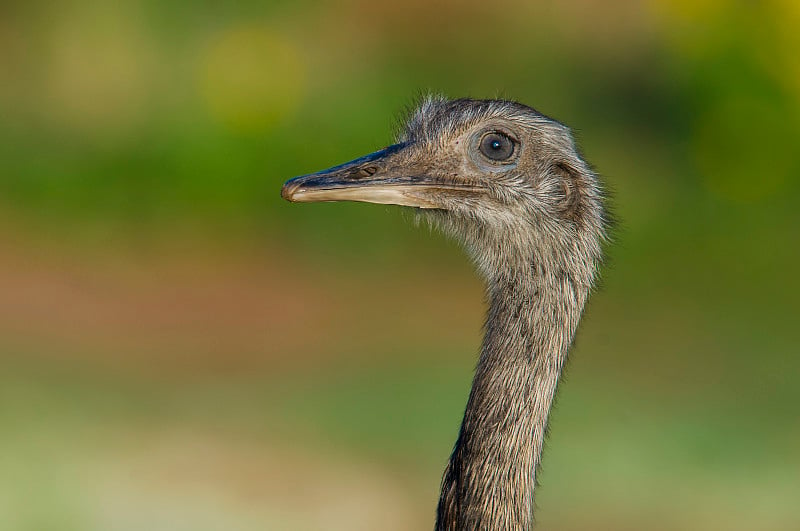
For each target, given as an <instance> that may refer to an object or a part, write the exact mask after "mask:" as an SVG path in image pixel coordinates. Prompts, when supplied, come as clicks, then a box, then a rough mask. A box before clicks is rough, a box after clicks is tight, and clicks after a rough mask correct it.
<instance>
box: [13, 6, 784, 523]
mask: <svg viewBox="0 0 800 531" xmlns="http://www.w3.org/2000/svg"><path fill="white" fill-rule="evenodd" d="M798 57H800V3H798V2H797V1H795V0H765V1H762V2H745V1H742V2H736V1H725V0H645V1H633V0H624V1H615V2H605V1H602V2H601V1H592V0H567V1H563V0H561V1H555V0H548V1H537V2H529V1H525V0H498V1H495V2H485V1H466V2H457V1H455V0H447V1H443V2H429V1H423V0H405V1H402V2H392V3H389V2H386V3H381V2H375V1H371V0H344V1H342V2H336V3H334V2H314V1H310V0H302V1H295V2H288V1H275V2H271V3H270V2H252V1H244V2H231V3H219V2H216V3H214V2H188V1H184V0H169V1H166V0H160V1H151V0H141V1H135V0H125V1H120V2H101V1H97V2H90V1H77V0H76V1H69V0H65V1H62V2H58V3H50V2H36V1H34V2H3V3H2V4H0V529H3V530H10V531H27V530H31V531H34V530H36V531H39V530H59V531H70V530H75V531H78V530H80V531H83V530H88V531H94V530H98V531H100V530H102V531H105V530H111V529H113V530H140V529H151V530H170V531H172V530H218V529H235V530H243V531H246V530H256V529H258V530H264V529H270V530H271V529H275V530H316V529H326V530H335V529H342V530H373V529H382V530H406V529H431V528H432V526H433V520H434V509H435V502H436V498H437V492H438V486H439V480H440V475H441V472H442V470H443V468H444V464H445V462H446V460H447V457H448V455H449V452H450V449H451V447H452V444H453V442H454V441H455V436H456V432H457V428H458V425H459V422H460V419H461V414H462V411H463V407H464V404H465V402H466V396H467V392H468V389H469V384H470V377H471V371H472V368H473V365H474V363H475V357H476V353H477V349H478V345H479V341H480V325H481V321H482V311H483V309H482V287H481V285H480V282H479V281H478V279H477V278H476V277H475V275H474V274H473V272H472V269H471V267H470V265H469V264H468V263H467V260H466V259H465V258H464V257H463V256H462V254H461V252H460V251H459V249H457V247H456V246H455V245H454V244H452V243H450V242H448V241H446V240H444V239H443V238H442V237H440V236H438V235H435V234H430V233H429V231H428V230H420V229H419V228H416V227H414V223H413V216H411V215H409V214H408V213H404V212H402V211H401V210H400V209H397V208H391V207H384V206H375V205H363V204H361V205H359V204H320V205H290V204H288V203H284V202H282V201H281V200H280V197H279V188H280V185H281V183H282V182H283V181H284V180H285V179H287V178H289V177H291V176H294V175H298V174H302V173H307V172H309V171H313V170H316V169H320V168H324V167H327V166H330V165H333V164H336V163H338V162H342V161H345V160H349V159H351V158H354V157H356V156H359V155H361V154H363V153H366V152H369V151H372V150H374V149H376V148H379V147H381V146H384V145H386V144H388V143H390V142H391V141H392V130H393V127H394V126H395V121H396V116H397V115H398V113H400V112H401V111H402V110H403V109H404V108H405V107H406V106H407V105H409V104H410V103H411V102H412V101H413V99H414V97H415V95H418V94H419V93H420V92H422V91H426V90H431V91H435V92H440V93H444V94H447V95H450V96H454V97H455V96H473V97H494V96H503V97H510V98H515V99H519V100H521V101H523V102H525V103H528V104H531V105H533V106H535V107H537V108H538V109H539V110H541V111H542V112H544V113H546V114H549V115H552V116H554V117H556V118H558V119H560V120H561V121H564V122H566V123H568V124H570V125H571V126H572V127H573V128H574V130H575V132H576V135H577V138H578V139H579V141H580V144H581V145H582V147H583V150H584V152H585V154H586V156H587V158H588V159H589V160H590V161H591V162H592V163H593V164H594V165H596V167H597V169H598V171H599V172H600V173H601V174H602V175H604V176H605V178H606V180H607V182H608V183H609V186H610V188H611V189H612V190H613V191H614V203H615V207H616V213H617V216H618V217H619V219H620V225H619V227H618V230H617V233H616V236H615V240H616V241H615V243H614V244H613V246H611V247H610V249H609V255H610V258H609V262H608V265H607V267H606V268H605V272H604V276H603V283H602V286H601V288H600V290H599V291H598V292H597V293H596V294H595V295H594V297H593V299H592V301H591V303H590V305H589V307H588V309H587V313H586V317H585V319H584V322H583V325H582V328H581V331H580V333H579V337H578V341H577V345H576V349H575V350H574V352H573V355H572V359H571V364H570V367H569V371H568V375H567V379H566V381H565V383H564V384H563V386H562V388H561V394H560V398H559V402H558V405H557V408H556V410H555V412H554V414H553V421H552V434H551V437H550V440H549V446H548V448H547V450H546V454H545V462H544V470H543V474H542V477H541V487H540V489H539V490H538V491H537V502H538V503H537V505H538V506H539V507H540V511H539V512H538V521H539V523H540V529H543V530H562V531H567V530H639V529H647V530H654V531H659V530H708V529H727V530H752V529H759V530H784V531H786V530H795V529H800V503H799V502H798V500H799V499H800V410H799V408H798V406H799V405H800V333H798V317H799V316H800V312H799V311H798V300H800V275H798V261H799V260H800V245H798V235H800V215H799V214H798V202H799V201H800V178H799V176H800V149H799V148H798V137H800V135H799V133H800V60H798Z"/></svg>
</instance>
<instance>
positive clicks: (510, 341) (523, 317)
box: [436, 247, 591, 531]
mask: <svg viewBox="0 0 800 531" xmlns="http://www.w3.org/2000/svg"><path fill="white" fill-rule="evenodd" d="M495 248H497V247H495ZM515 254H517V253H515ZM476 259H478V260H479V261H480V258H479V257H476ZM488 262H489V263H488V264H487V263H486V260H484V263H483V264H480V263H479V268H480V269H481V270H482V272H483V273H484V275H485V276H486V281H487V291H488V298H489V309H488V314H487V319H486V335H485V337H484V340H483V344H482V347H481V353H480V360H479V362H478V366H477V369H476V371H475V377H474V380H473V384H472V390H471V392H470V396H469V401H468V403H467V407H466V411H465V414H464V421H463V423H462V425H461V431H460V433H459V437H458V441H457V442H456V446H455V448H454V450H453V454H452V456H451V458H450V462H449V464H448V466H447V469H446V470H445V474H444V478H443V481H442V493H441V498H440V500H439V507H438V511H437V513H438V514H437V523H436V529H437V531H456V530H464V529H470V530H471V529H480V530H483V529H486V530H495V529H503V530H506V529H514V530H527V529H530V528H532V527H533V495H534V486H535V485H536V472H537V466H538V463H539V459H540V456H541V453H542V446H543V444H544V438H545V433H546V430H547V421H548V415H549V412H550V406H551V405H552V403H553V398H554V396H555V392H556V387H557V385H558V380H559V376H560V374H561V369H562V367H563V365H564V362H565V360H566V357H567V350H568V348H569V346H570V344H571V343H572V339H573V337H574V334H575V329H576V327H577V324H578V320H579V318H580V314H581V312H582V310H583V306H584V303H585V302H586V298H587V296H588V292H589V285H590V281H591V279H582V278H575V275H572V274H570V273H569V272H568V269H567V268H566V267H559V266H558V265H556V264H551V265H549V266H548V265H546V264H545V263H544V262H543V261H542V260H540V259H538V258H537V257H536V253H531V254H530V255H528V256H527V257H526V258H525V259H522V260H520V259H519V256H518V255H517V256H502V255H501V256H498V257H497V258H496V259H492V260H489V261H488ZM564 263H565V264H566V263H568V262H566V261H565V262H564ZM487 265H488V266H489V267H486V266H487ZM481 266H483V267H481Z"/></svg>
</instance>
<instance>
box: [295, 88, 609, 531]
mask: <svg viewBox="0 0 800 531" xmlns="http://www.w3.org/2000/svg"><path fill="white" fill-rule="evenodd" d="M281 195H282V196H283V197H284V198H285V199H288V200H289V201H295V202H317V201H362V202H368V203H382V204H394V205H403V206H406V207H411V208H413V209H417V210H418V212H419V213H420V214H421V215H422V216H424V217H426V218H428V219H429V220H430V222H431V223H432V224H433V225H434V226H437V227H439V228H440V229H441V230H443V231H444V232H445V233H446V234H448V235H450V236H452V237H454V238H456V239H457V240H459V241H460V242H461V243H462V244H463V246H464V247H465V248H466V250H467V252H468V253H469V254H470V255H471V257H472V259H473V260H474V262H475V264H476V267H477V269H478V271H479V273H480V274H481V276H482V277H483V278H484V280H485V282H486V290H487V299H488V304H489V308H488V312H487V317H486V324H485V336H484V339H483V344H482V346H481V351H480V358H479V361H478V364H477V368H476V370H475V376H474V380H473V383H472V389H471V391H470V395H469V400H468V402H467V407H466V411H465V413H464V419H463V422H462V425H461V429H460V432H459V434H458V440H457V442H456V444H455V447H454V449H453V453H452V455H451V457H450V460H449V463H448V464H447V468H446V470H445V472H444V477H443V479H442V487H441V495H440V498H439V504H438V509H437V519H436V529H437V531H455V530H512V529H513V530H528V529H532V528H533V524H534V520H533V507H534V487H535V485H536V475H537V470H538V466H539V461H540V457H541V454H542V446H543V444H544V440H545V434H546V432H547V423H548V417H549V413H550V407H551V405H552V403H553V398H554V396H555V393H556V387H557V386H558V381H559V377H560V375H561V371H562V368H563V367H564V363H565V361H566V359H567V352H568V351H569V349H570V346H571V344H572V342H573V338H574V335H575V330H576V328H577V326H578V321H579V320H580V317H581V314H582V313H583V308H584V305H585V304H586V300H587V298H588V297H589V294H590V292H591V290H592V288H593V285H594V283H595V279H596V277H597V274H598V268H599V266H600V263H601V260H602V249H603V243H604V241H605V239H606V231H607V221H606V219H607V217H606V214H605V209H604V194H603V188H602V185H601V183H600V181H599V179H598V177H597V175H596V174H595V173H594V172H593V171H592V169H591V168H590V166H589V165H588V164H587V163H586V162H585V161H584V160H583V158H582V157H581V155H580V154H579V152H578V149H577V148H576V146H575V142H574V141H573V137H572V134H571V133H570V130H569V129H568V128H567V127H566V126H565V125H563V124H561V123H559V122H557V121H555V120H553V119H551V118H548V117H546V116H544V115H542V114H540V113H539V112H537V111H536V110H534V109H532V108H530V107H528V106H525V105H522V104H520V103H516V102H512V101H500V100H472V99H456V100H447V99H443V98H428V99H426V100H424V101H423V102H422V103H421V104H420V105H419V106H418V108H417V109H416V110H415V111H414V112H412V113H411V114H410V117H409V119H408V120H407V123H406V125H405V128H404V131H403V132H402V133H401V135H400V138H399V139H398V141H397V143H396V144H394V145H391V146H389V147H387V148H385V149H382V150H380V151H377V152H375V153H372V154H370V155H366V156H364V157H361V158H359V159H356V160H353V161H351V162H347V163H345V164H342V165H340V166H335V167H333V168H330V169H328V170H324V171H321V172H319V173H314V174H310V175H304V176H301V177H297V178H295V179H292V180H290V181H288V182H287V183H286V184H285V185H284V186H283V189H282V191H281Z"/></svg>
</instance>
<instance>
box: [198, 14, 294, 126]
mask: <svg viewBox="0 0 800 531" xmlns="http://www.w3.org/2000/svg"><path fill="white" fill-rule="evenodd" d="M305 80H306V76H305V66H304V63H303V61H302V58H301V56H300V53H299V52H298V50H297V47H296V46H294V45H293V43H292V42H291V41H290V40H289V39H287V38H286V37H284V36H282V35H280V34H278V33H276V32H274V31H272V30H271V29H270V28H268V27H262V26H258V25H248V26H238V27H233V28H230V29H228V30H227V31H224V32H223V33H222V34H220V35H218V36H217V37H216V38H215V39H213V40H212V42H211V43H210V44H209V46H208V48H207V51H206V53H205V55H204V57H203V60H202V64H201V71H200V80H199V82H200V89H201V92H202V95H203V98H204V100H205V102H206V104H207V106H208V109H209V111H210V113H211V114H212V115H213V116H214V118H216V119H217V120H219V121H220V122H222V123H224V124H225V125H226V126H228V127H230V128H231V129H234V130H237V131H252V130H263V129H269V128H271V127H274V126H275V125H276V124H277V123H279V122H280V121H281V120H282V119H284V118H285V117H286V116H287V115H289V114H291V113H292V112H294V110H295V109H296V108H297V106H298V104H299V102H300V100H301V99H302V94H303V92H304V89H305Z"/></svg>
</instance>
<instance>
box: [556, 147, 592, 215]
mask: <svg viewBox="0 0 800 531" xmlns="http://www.w3.org/2000/svg"><path fill="white" fill-rule="evenodd" d="M555 173H556V175H558V177H559V179H560V180H561V186H562V187H563V189H564V196H563V198H561V199H560V200H559V202H558V205H557V206H558V211H559V213H560V214H561V216H562V217H563V218H565V219H569V220H572V221H574V222H575V223H580V222H581V220H582V219H583V215H584V199H585V198H584V194H585V183H584V181H583V176H582V175H581V172H580V171H579V170H578V169H576V168H575V167H573V166H572V165H571V164H570V163H568V162H558V163H557V164H556V165H555Z"/></svg>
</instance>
